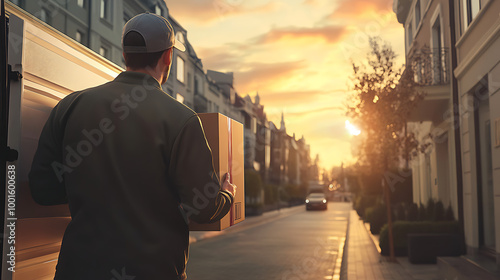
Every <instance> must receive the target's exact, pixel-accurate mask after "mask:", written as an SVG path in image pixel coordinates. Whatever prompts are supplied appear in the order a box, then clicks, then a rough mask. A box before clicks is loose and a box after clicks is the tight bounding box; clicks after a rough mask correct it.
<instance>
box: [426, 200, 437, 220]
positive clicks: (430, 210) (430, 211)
mask: <svg viewBox="0 0 500 280" xmlns="http://www.w3.org/2000/svg"><path fill="white" fill-rule="evenodd" d="M435 206H436V203H435V202H434V199H432V198H429V200H428V201H427V206H426V208H427V211H426V215H425V220H424V221H434V220H435V219H434V208H435Z"/></svg>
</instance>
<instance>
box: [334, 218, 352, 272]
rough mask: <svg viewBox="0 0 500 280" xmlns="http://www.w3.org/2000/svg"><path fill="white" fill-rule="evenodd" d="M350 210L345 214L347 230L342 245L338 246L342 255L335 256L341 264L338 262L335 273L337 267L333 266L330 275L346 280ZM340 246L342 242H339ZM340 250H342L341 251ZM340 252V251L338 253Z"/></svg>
mask: <svg viewBox="0 0 500 280" xmlns="http://www.w3.org/2000/svg"><path fill="white" fill-rule="evenodd" d="M351 211H352V209H351V210H349V215H348V216H347V230H346V232H345V239H344V240H345V241H344V244H343V245H344V246H343V247H342V248H340V246H339V255H340V254H342V256H340V258H339V256H337V262H338V260H339V259H340V260H341V264H340V269H339V270H338V273H337V268H335V272H334V274H333V276H332V279H340V280H347V265H348V254H349V250H348V248H349V228H350V225H351ZM341 246H342V244H341ZM341 250H342V251H341ZM340 252H342V253H340Z"/></svg>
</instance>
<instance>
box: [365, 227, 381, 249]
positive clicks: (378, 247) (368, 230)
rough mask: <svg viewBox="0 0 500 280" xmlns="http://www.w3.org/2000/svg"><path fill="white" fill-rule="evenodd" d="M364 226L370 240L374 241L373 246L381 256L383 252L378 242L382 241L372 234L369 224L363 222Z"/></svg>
mask: <svg viewBox="0 0 500 280" xmlns="http://www.w3.org/2000/svg"><path fill="white" fill-rule="evenodd" d="M363 226H364V228H365V229H366V232H367V233H368V236H370V239H371V240H372V242H373V245H374V246H375V248H376V249H377V251H378V253H379V254H380V253H381V252H382V250H381V249H380V246H378V245H377V242H380V241H379V240H377V237H376V236H375V235H373V234H372V232H371V231H370V225H369V224H367V223H365V222H363Z"/></svg>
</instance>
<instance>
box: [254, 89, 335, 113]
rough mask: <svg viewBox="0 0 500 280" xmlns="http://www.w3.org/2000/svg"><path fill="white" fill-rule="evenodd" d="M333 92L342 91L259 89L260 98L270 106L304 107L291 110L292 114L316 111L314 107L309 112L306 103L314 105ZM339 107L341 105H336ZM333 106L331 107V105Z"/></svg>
mask: <svg viewBox="0 0 500 280" xmlns="http://www.w3.org/2000/svg"><path fill="white" fill-rule="evenodd" d="M334 92H342V93H343V92H344V91H343V90H342V91H341V90H338V91H336V90H331V91H324V90H302V91H261V92H260V94H261V100H262V102H263V103H265V104H269V105H271V106H278V107H285V106H293V105H298V104H299V105H300V107H302V108H303V109H304V111H302V110H301V111H300V112H293V113H292V114H295V115H301V114H306V113H314V112H317V110H316V109H314V112H310V111H309V110H308V109H310V107H307V104H310V105H312V106H316V105H317V102H318V101H321V100H325V98H329V97H330V98H331V96H332V95H334V94H335V93H334ZM337 107H339V108H341V107H342V106H337ZM331 108H333V107H331ZM320 110H321V109H320Z"/></svg>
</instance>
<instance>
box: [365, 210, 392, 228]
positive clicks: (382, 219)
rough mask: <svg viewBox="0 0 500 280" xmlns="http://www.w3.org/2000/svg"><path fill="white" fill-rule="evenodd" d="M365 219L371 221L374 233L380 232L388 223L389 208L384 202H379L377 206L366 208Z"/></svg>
mask: <svg viewBox="0 0 500 280" xmlns="http://www.w3.org/2000/svg"><path fill="white" fill-rule="evenodd" d="M365 212H366V214H365V216H366V217H365V221H366V222H368V223H370V231H371V233H372V234H379V233H380V229H381V228H382V226H383V225H384V224H386V223H387V210H386V207H385V205H384V204H381V203H378V204H377V205H376V206H375V207H368V208H366V211H365Z"/></svg>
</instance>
